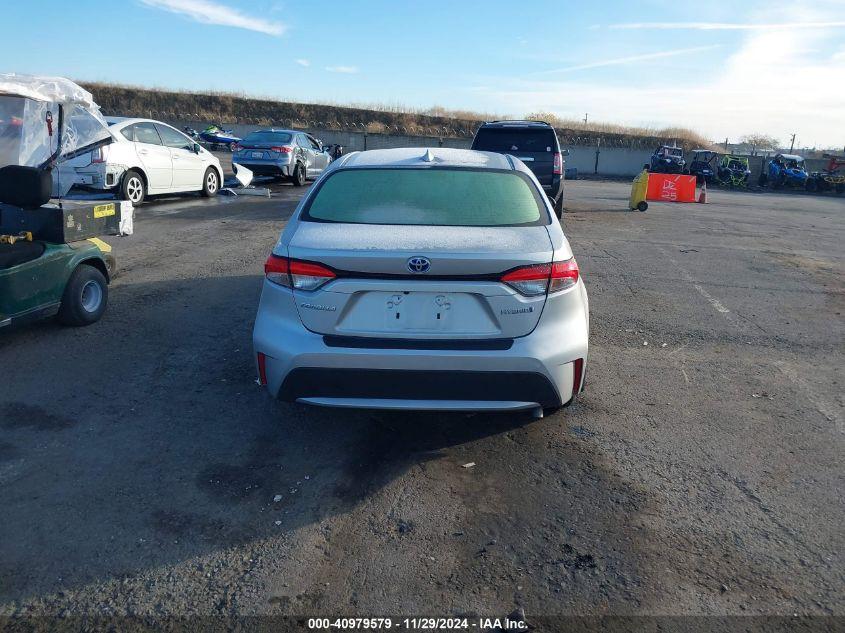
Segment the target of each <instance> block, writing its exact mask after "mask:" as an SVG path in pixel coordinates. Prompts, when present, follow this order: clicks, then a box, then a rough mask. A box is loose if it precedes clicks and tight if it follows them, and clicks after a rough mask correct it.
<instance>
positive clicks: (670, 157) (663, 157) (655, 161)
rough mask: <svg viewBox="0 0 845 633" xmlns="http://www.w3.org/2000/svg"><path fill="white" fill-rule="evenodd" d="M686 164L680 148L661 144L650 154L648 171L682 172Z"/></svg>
mask: <svg viewBox="0 0 845 633" xmlns="http://www.w3.org/2000/svg"><path fill="white" fill-rule="evenodd" d="M686 164H687V163H686V161H685V160H684V150H683V149H682V148H680V147H674V146H672V147H670V146H669V145H662V146H661V147H658V148H657V149H656V150H654V153H653V154H652V155H651V165H650V167H649V171H650V172H652V173H655V174H682V173H684V167H685V166H686Z"/></svg>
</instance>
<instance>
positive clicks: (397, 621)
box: [308, 617, 528, 631]
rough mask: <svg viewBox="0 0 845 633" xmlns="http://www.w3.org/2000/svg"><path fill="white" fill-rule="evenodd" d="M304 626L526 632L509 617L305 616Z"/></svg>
mask: <svg viewBox="0 0 845 633" xmlns="http://www.w3.org/2000/svg"><path fill="white" fill-rule="evenodd" d="M308 628H309V629H311V630H313V631H335V630H349V631H356V630H359V631H360V630H379V629H381V630H389V629H404V630H408V631H444V630H476V631H527V630H528V625H527V624H526V623H525V621H523V620H516V619H513V620H512V619H510V618H426V617H419V618H378V617H373V618H309V619H308Z"/></svg>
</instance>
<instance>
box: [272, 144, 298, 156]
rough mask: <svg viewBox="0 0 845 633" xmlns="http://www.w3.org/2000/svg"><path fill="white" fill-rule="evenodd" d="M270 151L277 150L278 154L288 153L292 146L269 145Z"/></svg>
mask: <svg viewBox="0 0 845 633" xmlns="http://www.w3.org/2000/svg"><path fill="white" fill-rule="evenodd" d="M270 151H272V152H278V153H279V154H290V153H291V152H292V151H293V148H292V147H288V146H287V145H279V146H277V147H271V148H270Z"/></svg>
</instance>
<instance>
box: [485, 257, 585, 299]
mask: <svg viewBox="0 0 845 633" xmlns="http://www.w3.org/2000/svg"><path fill="white" fill-rule="evenodd" d="M500 281H502V282H503V283H506V284H507V285H509V286H510V287H511V288H513V289H514V290H516V291H517V292H518V293H519V294H521V295H525V296H526V297H536V296H537V295H542V294H546V293H547V292H548V293H552V292H559V291H561V290H566V289H567V288H571V287H572V286H574V285H575V284H576V283H577V281H578V264H577V263H576V262H575V259H574V258H573V259H568V260H566V261H564V262H553V263H551V264H535V265H533V266H522V267H521V268H515V269H514V270H512V271H510V272H509V273H506V274H504V275H503V276H502V278H501V279H500Z"/></svg>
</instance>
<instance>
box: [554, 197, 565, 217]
mask: <svg viewBox="0 0 845 633" xmlns="http://www.w3.org/2000/svg"><path fill="white" fill-rule="evenodd" d="M554 205H555V215H556V216H557V218H558V220H559V219H561V218H562V217H563V194H560V195H559V196H558V198H557V200H555V203H554Z"/></svg>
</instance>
